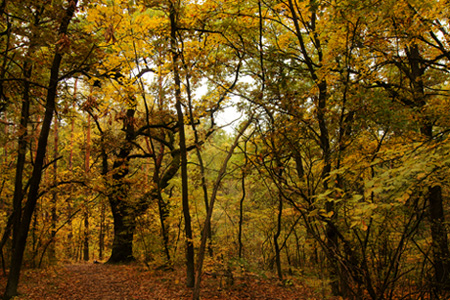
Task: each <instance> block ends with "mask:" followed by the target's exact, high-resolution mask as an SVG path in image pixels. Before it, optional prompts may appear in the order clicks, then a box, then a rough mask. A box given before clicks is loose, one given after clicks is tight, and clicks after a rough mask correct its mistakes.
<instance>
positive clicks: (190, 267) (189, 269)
mask: <svg viewBox="0 0 450 300" xmlns="http://www.w3.org/2000/svg"><path fill="white" fill-rule="evenodd" d="M177 8H178V7H175V5H174V4H173V3H171V6H170V12H169V17H170V27H171V35H170V37H171V39H170V50H171V51H172V64H173V66H172V67H173V76H174V81H175V100H176V103H175V108H176V111H177V117H178V128H179V136H180V141H179V142H180V153H181V186H182V187H181V193H182V204H183V216H184V230H185V235H186V285H187V286H188V287H193V286H194V284H195V266H194V243H193V241H192V228H191V214H190V211H189V190H188V172H187V149H186V136H185V128H184V115H183V109H182V107H181V101H182V99H181V80H180V74H179V70H178V63H179V62H178V60H179V54H178V49H177V45H176V43H177V15H178V11H177Z"/></svg>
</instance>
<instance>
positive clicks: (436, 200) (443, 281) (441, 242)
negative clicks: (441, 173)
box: [428, 185, 450, 289]
mask: <svg viewBox="0 0 450 300" xmlns="http://www.w3.org/2000/svg"><path fill="white" fill-rule="evenodd" d="M428 200H429V202H430V209H429V211H430V223H431V238H432V242H431V249H432V251H433V266H434V277H435V281H436V287H437V288H438V289H442V288H449V287H450V280H449V278H450V252H449V249H448V239H447V230H446V228H445V223H444V209H443V205H442V188H441V186H439V185H435V186H433V187H430V188H429V195H428Z"/></svg>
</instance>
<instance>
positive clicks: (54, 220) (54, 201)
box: [48, 118, 58, 264]
mask: <svg viewBox="0 0 450 300" xmlns="http://www.w3.org/2000/svg"><path fill="white" fill-rule="evenodd" d="M53 131H54V132H53V133H54V145H53V160H54V162H53V185H54V186H55V187H56V184H57V180H58V169H57V167H58V163H57V159H58V119H56V118H55V122H54V127H53ZM57 204H58V193H57V191H56V189H55V190H54V191H53V193H52V207H51V215H52V224H51V231H50V239H51V242H50V248H49V253H48V256H49V260H50V263H51V264H53V263H55V262H56V225H57V222H58V211H57Z"/></svg>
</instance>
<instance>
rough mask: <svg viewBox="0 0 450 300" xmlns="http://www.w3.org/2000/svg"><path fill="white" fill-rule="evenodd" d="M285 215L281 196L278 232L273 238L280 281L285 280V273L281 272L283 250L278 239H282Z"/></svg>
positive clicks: (279, 198) (279, 200)
mask: <svg viewBox="0 0 450 300" xmlns="http://www.w3.org/2000/svg"><path fill="white" fill-rule="evenodd" d="M282 214H283V199H282V197H281V195H280V196H279V197H278V218H277V232H276V233H275V235H274V236H273V243H274V246H275V264H276V266H277V274H278V279H279V280H280V281H282V280H283V271H282V270H281V249H280V245H279V244H278V238H279V237H280V233H281V217H282Z"/></svg>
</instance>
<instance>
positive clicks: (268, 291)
mask: <svg viewBox="0 0 450 300" xmlns="http://www.w3.org/2000/svg"><path fill="white" fill-rule="evenodd" d="M203 278H204V279H203V281H202V292H201V299H203V300H206V299H227V300H236V299H273V300H281V299H286V300H287V299H289V300H294V299H298V300H306V299H311V300H312V299H330V300H331V299H333V298H329V297H327V296H326V295H325V294H324V293H323V291H322V293H319V290H318V289H317V288H314V287H311V286H308V284H307V283H305V282H301V281H300V280H294V279H292V280H289V281H288V283H289V284H286V285H284V286H283V285H281V284H279V281H278V280H276V279H271V278H265V277H264V276H258V275H254V274H249V275H248V276H240V275H239V276H235V279H234V283H233V285H232V286H229V287H221V285H222V284H221V281H224V280H223V279H221V278H217V277H216V278H213V277H212V276H211V275H205V276H204V277H203ZM223 284H224V283H223ZM5 285H6V278H5V277H4V276H3V277H2V278H0V288H1V290H2V291H3V290H4V288H5ZM19 293H20V295H19V297H16V298H14V299H16V300H19V299H23V300H25V299H26V300H37V299H55V300H56V299H58V300H66V299H71V300H81V299H83V300H90V299H92V300H96V299H99V300H100V299H101V300H131V299H155V300H156V299H161V300H169V299H191V297H192V289H189V288H187V287H186V286H185V284H184V272H183V270H181V269H180V270H175V271H163V270H159V271H158V270H156V271H155V270H150V269H149V268H147V267H145V266H142V265H138V264H131V265H104V264H76V265H61V266H55V267H51V268H46V269H29V270H24V271H23V273H22V277H21V281H20V285H19ZM335 299H338V298H335Z"/></svg>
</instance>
